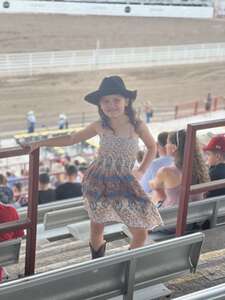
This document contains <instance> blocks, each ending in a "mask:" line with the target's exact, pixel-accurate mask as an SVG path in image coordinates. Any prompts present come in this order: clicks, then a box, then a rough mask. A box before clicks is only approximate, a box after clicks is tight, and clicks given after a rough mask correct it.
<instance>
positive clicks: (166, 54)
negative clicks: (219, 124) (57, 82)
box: [0, 43, 225, 76]
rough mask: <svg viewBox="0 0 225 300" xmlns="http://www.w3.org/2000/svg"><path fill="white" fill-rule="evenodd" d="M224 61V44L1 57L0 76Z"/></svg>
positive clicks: (15, 54)
mask: <svg viewBox="0 0 225 300" xmlns="http://www.w3.org/2000/svg"><path fill="white" fill-rule="evenodd" d="M220 61H225V43H211V44H193V45H181V46H162V47H144V48H117V49H116V48H115V49H92V50H83V51H79V50H77V51H55V52H34V53H10V54H0V76H19V75H21V76H32V75H35V74H47V73H68V72H75V71H85V70H86V71H91V70H97V69H112V68H120V69H121V68H129V67H152V66H162V65H178V64H196V63H210V62H220Z"/></svg>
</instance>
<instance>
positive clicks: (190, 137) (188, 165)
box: [176, 119, 225, 236]
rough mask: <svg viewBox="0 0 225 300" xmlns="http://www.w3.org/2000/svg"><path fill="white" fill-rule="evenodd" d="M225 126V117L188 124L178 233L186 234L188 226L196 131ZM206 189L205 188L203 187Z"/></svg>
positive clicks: (216, 183) (193, 190)
mask: <svg viewBox="0 0 225 300" xmlns="http://www.w3.org/2000/svg"><path fill="white" fill-rule="evenodd" d="M222 126H225V119H220V120H214V121H205V122H199V123H193V124H188V126H187V135H186V141H185V147H184V157H185V160H184V165H183V174H182V182H181V195H180V202H179V209H178V217H177V226H176V235H177V236H181V235H183V234H184V231H185V228H186V219H187V211H188V199H189V194H190V190H191V178H192V170H193V156H194V148H195V143H196V132H197V130H202V129H208V128H212V127H222ZM223 186H225V184H221V182H219V183H218V182H213V183H211V184H210V185H209V187H210V190H213V189H216V188H217V187H223ZM203 190H204V191H205V189H203ZM203 190H202V189H201V187H200V188H199V189H197V187H196V189H193V188H192V193H195V192H197V191H203Z"/></svg>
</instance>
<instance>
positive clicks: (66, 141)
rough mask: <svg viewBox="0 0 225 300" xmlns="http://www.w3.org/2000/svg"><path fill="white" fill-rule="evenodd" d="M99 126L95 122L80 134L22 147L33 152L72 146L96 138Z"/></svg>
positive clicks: (79, 132)
mask: <svg viewBox="0 0 225 300" xmlns="http://www.w3.org/2000/svg"><path fill="white" fill-rule="evenodd" d="M97 126H98V122H94V123H92V124H90V125H88V126H87V127H86V128H85V129H83V130H80V131H78V132H74V133H71V134H70V135H64V136H60V137H56V138H51V139H48V140H45V141H39V142H35V143H31V144H23V145H22V146H24V147H26V146H29V147H30V150H31V151H33V150H34V149H36V148H38V147H42V146H47V147H64V146H70V145H73V144H77V143H79V142H82V141H85V140H88V139H90V138H92V137H94V136H96V135H97V134H98V131H97Z"/></svg>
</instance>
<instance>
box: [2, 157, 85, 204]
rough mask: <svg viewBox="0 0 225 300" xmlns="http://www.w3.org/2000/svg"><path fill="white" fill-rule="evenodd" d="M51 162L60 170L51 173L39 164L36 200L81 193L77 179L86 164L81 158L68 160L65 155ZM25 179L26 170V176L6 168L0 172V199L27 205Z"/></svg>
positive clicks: (69, 196) (41, 202)
mask: <svg viewBox="0 0 225 300" xmlns="http://www.w3.org/2000/svg"><path fill="white" fill-rule="evenodd" d="M55 165H56V166H57V168H58V169H55V170H60V172H55V173H54V172H52V171H50V169H49V167H45V166H44V165H43V163H41V164H40V174H39V191H38V204H45V203H48V202H52V201H57V200H63V199H68V198H76V197H80V196H82V186H81V181H82V178H83V174H84V172H85V170H86V168H87V164H86V163H85V162H84V161H83V162H82V163H80V161H79V160H78V159H75V160H74V162H72V160H71V158H70V157H69V156H66V157H65V158H64V159H62V160H61V161H59V162H57V163H56V164H55ZM59 167H60V168H59ZM53 171H54V168H53ZM23 173H24V172H23ZM27 181H28V173H27V172H26V176H16V175H15V174H13V172H10V171H7V172H6V173H5V174H0V201H1V203H4V204H11V205H13V206H14V207H15V208H19V207H23V206H27V204H28V192H27Z"/></svg>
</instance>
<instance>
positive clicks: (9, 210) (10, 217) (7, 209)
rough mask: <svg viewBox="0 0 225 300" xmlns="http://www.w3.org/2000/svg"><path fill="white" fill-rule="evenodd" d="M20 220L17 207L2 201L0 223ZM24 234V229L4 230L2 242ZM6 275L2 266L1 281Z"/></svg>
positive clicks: (0, 240) (0, 235)
mask: <svg viewBox="0 0 225 300" xmlns="http://www.w3.org/2000/svg"><path fill="white" fill-rule="evenodd" d="M16 220H19V215H18V213H17V211H16V209H15V207H13V206H11V205H6V204H4V203H2V202H1V201H0V224H1V223H5V222H12V221H16ZM23 236H24V231H23V229H19V230H15V231H9V232H2V233H0V242H3V241H7V240H12V239H16V238H20V237H23ZM3 276H4V269H3V268H2V267H1V266H0V282H1V281H2V279H3Z"/></svg>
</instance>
